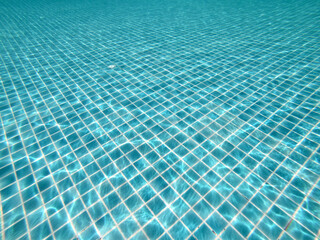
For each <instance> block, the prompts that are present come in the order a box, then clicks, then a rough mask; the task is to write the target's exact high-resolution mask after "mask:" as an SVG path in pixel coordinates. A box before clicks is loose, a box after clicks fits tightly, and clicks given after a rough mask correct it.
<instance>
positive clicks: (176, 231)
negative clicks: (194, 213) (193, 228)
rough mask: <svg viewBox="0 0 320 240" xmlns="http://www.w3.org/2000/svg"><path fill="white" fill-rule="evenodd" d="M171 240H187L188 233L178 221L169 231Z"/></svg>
mask: <svg viewBox="0 0 320 240" xmlns="http://www.w3.org/2000/svg"><path fill="white" fill-rule="evenodd" d="M169 233H170V235H171V236H172V238H173V239H187V237H188V236H189V234H190V232H189V231H188V230H187V229H186V228H185V227H184V226H183V224H182V223H181V222H180V221H179V222H177V223H176V224H175V225H174V226H173V227H172V228H171V229H170V231H169Z"/></svg>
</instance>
